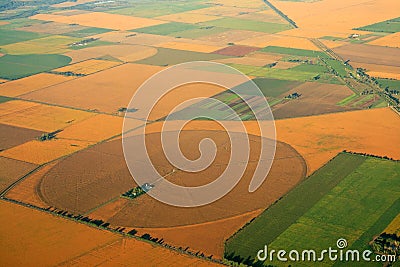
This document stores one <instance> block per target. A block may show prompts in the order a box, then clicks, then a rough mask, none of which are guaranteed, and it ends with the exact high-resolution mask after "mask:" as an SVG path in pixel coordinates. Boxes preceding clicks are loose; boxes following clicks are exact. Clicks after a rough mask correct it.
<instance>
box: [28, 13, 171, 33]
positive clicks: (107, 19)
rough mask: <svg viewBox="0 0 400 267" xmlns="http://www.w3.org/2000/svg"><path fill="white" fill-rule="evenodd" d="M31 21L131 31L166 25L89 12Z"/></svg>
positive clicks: (48, 16)
mask: <svg viewBox="0 0 400 267" xmlns="http://www.w3.org/2000/svg"><path fill="white" fill-rule="evenodd" d="M31 18H32V19H39V20H46V21H55V22H60V23H67V24H79V25H82V26H88V27H98V28H106V29H112V30H131V29H138V28H143V27H148V26H154V25H159V24H164V23H167V22H166V21H161V20H155V19H148V18H139V17H131V16H124V15H118V14H109V13H102V12H91V13H85V14H78V15H72V16H59V15H52V14H38V15H35V16H33V17H31Z"/></svg>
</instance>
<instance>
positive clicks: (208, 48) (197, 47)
mask: <svg viewBox="0 0 400 267" xmlns="http://www.w3.org/2000/svg"><path fill="white" fill-rule="evenodd" d="M157 46H158V47H163V48H171V49H178V50H185V51H194V52H202V53H211V52H214V51H217V50H219V49H221V48H222V47H221V46H213V45H205V44H195V43H189V42H181V41H177V42H168V43H162V44H158V45H157Z"/></svg>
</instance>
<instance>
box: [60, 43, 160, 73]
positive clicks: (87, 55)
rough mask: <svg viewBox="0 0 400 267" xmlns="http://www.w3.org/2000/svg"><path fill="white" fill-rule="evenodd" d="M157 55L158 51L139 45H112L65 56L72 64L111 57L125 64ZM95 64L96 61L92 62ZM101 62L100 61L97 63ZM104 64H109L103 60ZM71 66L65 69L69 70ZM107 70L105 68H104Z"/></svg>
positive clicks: (85, 49) (77, 51)
mask: <svg viewBox="0 0 400 267" xmlns="http://www.w3.org/2000/svg"><path fill="white" fill-rule="evenodd" d="M155 54H157V49H156V48H153V47H148V46H139V45H110V46H97V47H89V48H84V49H79V50H75V51H70V52H68V53H65V55H67V56H69V57H70V58H72V63H75V62H79V61H84V60H88V59H92V58H99V57H103V56H111V57H114V58H115V59H117V60H120V61H123V62H130V61H136V60H140V59H144V58H148V57H151V56H153V55H155ZM90 62H94V61H90ZM96 62H99V61H96ZM102 62H107V61H104V60H102ZM109 62H110V63H103V65H104V64H105V65H107V64H109V65H114V66H116V65H118V64H121V63H118V62H112V61H109ZM86 64H87V63H86ZM68 67H69V66H67V67H65V68H68ZM104 69H105V68H104Z"/></svg>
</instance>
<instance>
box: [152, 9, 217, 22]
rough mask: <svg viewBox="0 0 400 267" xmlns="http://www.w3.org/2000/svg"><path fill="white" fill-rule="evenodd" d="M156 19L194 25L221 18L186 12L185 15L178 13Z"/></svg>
mask: <svg viewBox="0 0 400 267" xmlns="http://www.w3.org/2000/svg"><path fill="white" fill-rule="evenodd" d="M155 19H159V20H167V21H176V22H183V23H192V24H194V23H199V22H205V21H210V20H216V19H219V17H217V16H211V15H205V14H196V13H193V12H190V11H189V12H184V13H176V14H170V15H165V16H160V17H156V18H155Z"/></svg>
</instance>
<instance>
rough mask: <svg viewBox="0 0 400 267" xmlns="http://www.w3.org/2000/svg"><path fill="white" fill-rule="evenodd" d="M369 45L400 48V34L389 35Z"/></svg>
mask: <svg viewBox="0 0 400 267" xmlns="http://www.w3.org/2000/svg"><path fill="white" fill-rule="evenodd" d="M368 44H371V45H381V46H389V47H397V48H400V32H396V33H392V34H389V35H387V36H384V37H381V38H379V39H376V40H374V41H372V42H369V43H368Z"/></svg>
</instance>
